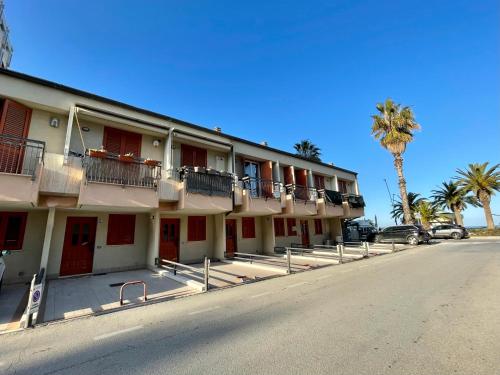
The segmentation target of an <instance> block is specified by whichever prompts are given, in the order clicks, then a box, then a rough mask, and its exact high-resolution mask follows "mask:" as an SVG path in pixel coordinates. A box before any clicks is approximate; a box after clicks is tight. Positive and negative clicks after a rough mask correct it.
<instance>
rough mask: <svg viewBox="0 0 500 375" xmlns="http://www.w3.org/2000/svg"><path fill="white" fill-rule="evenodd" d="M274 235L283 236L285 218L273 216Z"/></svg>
mask: <svg viewBox="0 0 500 375" xmlns="http://www.w3.org/2000/svg"><path fill="white" fill-rule="evenodd" d="M274 235H275V236H276V237H284V236H285V219H283V218H282V217H275V218H274Z"/></svg>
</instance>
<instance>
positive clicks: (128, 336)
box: [0, 240, 500, 375]
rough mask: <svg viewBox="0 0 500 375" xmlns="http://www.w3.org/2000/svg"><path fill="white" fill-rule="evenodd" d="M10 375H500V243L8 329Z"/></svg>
mask: <svg viewBox="0 0 500 375" xmlns="http://www.w3.org/2000/svg"><path fill="white" fill-rule="evenodd" d="M0 373H1V374H14V373H15V374H30V375H31V374H113V375H116V374H231V375H233V374H238V375H243V374H273V375H278V374H301V375H302V374H353V375H354V374H355V375H362V374H370V375H373V374H398V375H401V374H419V375H421V374H432V375H436V374H466V375H479V374H487V375H495V374H500V241H497V242H492V241H490V242H480V241H477V240H468V241H462V242H447V243H445V244H439V245H433V246H429V247H420V248H416V249H411V250H407V251H404V252H400V253H395V254H389V255H383V256H379V257H375V258H371V259H368V260H363V261H358V262H353V263H349V264H344V265H341V266H332V267H328V268H324V269H319V270H315V271H310V272H304V273H300V274H295V275H291V276H287V277H281V278H277V279H272V280H268V281H263V282H259V283H254V284H249V285H245V286H240V287H236V288H231V289H228V290H223V291H215V292H211V293H207V294H203V295H197V296H193V297H188V298H183V299H179V300H176V301H170V302H166V303H159V304H154V305H149V306H143V307H140V308H135V309H129V310H125V311H121V312H118V313H113V314H108V315H103V316H99V317H91V318H86V319H78V320H74V321H69V322H66V323H62V324H54V325H49V326H43V327H38V328H35V329H32V330H28V331H24V332H18V333H13V334H8V335H2V336H0Z"/></svg>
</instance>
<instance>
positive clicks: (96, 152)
mask: <svg viewBox="0 0 500 375" xmlns="http://www.w3.org/2000/svg"><path fill="white" fill-rule="evenodd" d="M89 156H90V157H91V158H99V159H106V157H107V156H108V152H107V151H106V150H105V149H104V148H103V147H102V146H101V148H100V149H96V148H91V149H89Z"/></svg>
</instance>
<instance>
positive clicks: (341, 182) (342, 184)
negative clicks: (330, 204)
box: [339, 180, 347, 194]
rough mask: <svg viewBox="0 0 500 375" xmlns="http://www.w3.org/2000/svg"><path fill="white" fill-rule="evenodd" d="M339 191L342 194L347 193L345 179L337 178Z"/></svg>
mask: <svg viewBox="0 0 500 375" xmlns="http://www.w3.org/2000/svg"><path fill="white" fill-rule="evenodd" d="M339 191H340V192H341V193H343V194H347V181H344V180H339Z"/></svg>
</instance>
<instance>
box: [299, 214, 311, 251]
mask: <svg viewBox="0 0 500 375" xmlns="http://www.w3.org/2000/svg"><path fill="white" fill-rule="evenodd" d="M300 229H301V233H302V245H304V246H309V243H310V242H309V221H307V220H301V221H300Z"/></svg>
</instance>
